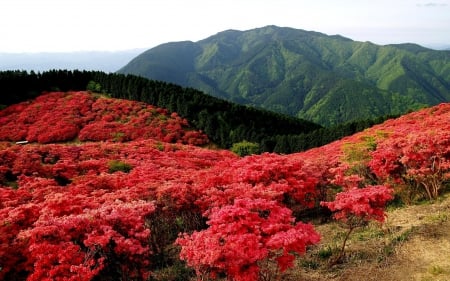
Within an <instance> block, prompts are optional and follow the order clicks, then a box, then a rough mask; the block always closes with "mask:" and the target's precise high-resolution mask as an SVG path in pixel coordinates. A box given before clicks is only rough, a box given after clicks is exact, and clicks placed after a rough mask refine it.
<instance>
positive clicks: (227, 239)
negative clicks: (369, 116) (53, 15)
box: [0, 92, 450, 280]
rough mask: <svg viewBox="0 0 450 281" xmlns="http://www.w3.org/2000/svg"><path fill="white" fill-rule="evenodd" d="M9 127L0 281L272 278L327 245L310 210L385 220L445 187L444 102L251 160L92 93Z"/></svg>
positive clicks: (46, 106)
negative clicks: (403, 203) (396, 201)
mask: <svg viewBox="0 0 450 281" xmlns="http://www.w3.org/2000/svg"><path fill="white" fill-rule="evenodd" d="M0 116H1V117H0V123H1V127H0V132H1V134H0V135H1V139H2V142H1V143H0V268H1V269H0V279H1V280H8V279H10V280H17V279H25V280H92V279H95V278H97V280H110V279H111V280H119V279H122V280H146V279H147V278H148V276H149V275H152V276H153V278H154V279H156V280H158V279H157V278H158V276H157V274H156V272H158V271H159V270H161V268H165V267H169V266H173V265H174V264H176V263H180V261H179V260H180V259H181V260H184V261H186V264H187V265H188V266H190V267H192V268H193V269H195V272H196V274H197V275H198V276H199V277H201V276H203V277H205V278H206V277H208V278H210V277H211V278H215V277H218V276H223V275H225V276H227V278H229V279H230V280H231V279H232V280H258V278H260V279H261V278H262V279H263V278H269V276H271V274H272V275H273V274H276V272H283V271H285V270H287V269H288V268H290V267H292V266H293V265H294V263H293V260H294V259H295V257H296V256H298V255H299V254H300V255H301V254H303V253H304V252H305V251H306V249H307V246H309V245H312V244H316V243H318V242H319V241H320V234H318V233H317V232H316V231H315V230H314V227H313V226H312V225H311V224H307V223H304V222H301V221H300V220H299V219H300V216H301V214H302V213H303V211H305V210H308V209H310V208H313V207H319V206H320V202H321V201H322V202H334V203H323V204H322V205H324V206H332V210H336V211H339V213H336V215H337V216H336V218H338V219H339V218H342V219H348V217H349V216H356V217H358V218H361V220H363V221H365V220H370V219H376V220H379V221H382V218H383V215H384V213H383V208H384V204H385V202H386V200H385V199H387V198H389V194H391V192H394V194H396V195H397V196H399V197H401V198H402V199H405V200H406V199H407V198H408V199H411V198H412V197H414V196H415V197H418V196H421V195H424V196H425V197H428V196H429V197H430V198H434V196H435V193H436V196H438V195H439V192H441V191H442V189H444V188H445V186H446V184H447V181H448V178H449V159H450V151H449V149H450V148H449V147H450V143H449V142H450V134H449V129H450V127H449V124H450V122H449V121H450V105H448V104H442V105H439V106H436V107H433V108H429V109H424V110H422V111H419V112H416V113H412V114H410V115H406V116H403V117H401V118H399V119H396V120H390V121H387V122H386V123H384V124H381V125H378V126H376V127H374V128H372V129H369V130H366V131H365V132H362V133H359V134H357V135H354V136H352V137H348V138H345V139H343V140H341V141H337V142H334V143H331V144H329V145H326V146H324V147H321V148H317V149H313V150H310V151H306V152H303V153H297V154H292V155H277V154H269V153H265V154H262V155H252V156H248V157H244V158H239V157H237V156H236V155H234V154H232V153H231V152H229V151H225V150H209V149H206V148H200V147H196V146H193V145H190V144H201V143H204V141H205V140H206V138H205V137H204V136H203V135H202V134H201V133H198V132H195V131H194V132H193V133H189V132H190V131H186V122H185V121H183V120H182V119H181V118H179V117H178V116H177V115H176V114H172V115H171V116H169V115H168V114H167V113H166V112H165V111H164V110H161V109H156V108H153V107H151V106H149V105H145V104H141V103H134V102H129V101H120V100H112V99H107V98H102V97H94V96H91V95H90V94H88V93H84V92H81V93H52V94H49V95H44V96H42V97H40V98H38V99H37V100H35V101H32V102H27V103H22V104H19V105H14V106H12V107H9V108H6V109H5V110H3V111H0ZM75 117H76V118H75ZM46 120H48V122H46ZM14 124H16V125H17V127H14ZM68 124H70V125H68ZM142 124H145V126H144V127H142ZM67 128H72V129H73V131H76V133H71V134H69V133H63V132H68V131H69V130H68V129H67ZM66 129H67V131H65V130H66ZM54 130H61V133H60V134H55V133H54ZM9 132H10V134H9ZM64 134H66V135H67V137H66V138H58V136H59V135H64ZM39 136H41V137H42V136H44V137H42V138H43V139H41V140H39ZM77 137H78V140H80V141H76V142H70V143H62V141H64V140H73V139H76V138H77ZM17 140H28V141H30V142H31V143H29V144H27V145H17V144H15V143H14V142H11V141H17ZM83 140H89V142H83ZM36 141H37V142H36ZM121 141H125V142H121ZM48 142H52V143H48ZM43 143H48V144H43ZM183 143H186V144H183ZM412 186H414V187H418V186H419V187H421V189H419V191H418V190H417V188H411V187H412ZM339 191H343V192H342V193H338V194H341V195H339V196H336V197H335V194H336V193H337V192H339ZM375 195H376V196H375ZM378 195H379V196H378ZM335 198H336V200H335ZM411 200H412V199H411ZM355 206H356V207H355ZM347 207H348V208H347ZM265 265H270V266H268V267H265ZM276 268H278V269H279V270H275V269H276ZM180 278H181V277H180Z"/></svg>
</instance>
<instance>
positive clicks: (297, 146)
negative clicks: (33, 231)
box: [0, 70, 385, 153]
mask: <svg viewBox="0 0 450 281" xmlns="http://www.w3.org/2000/svg"><path fill="white" fill-rule="evenodd" d="M86 89H88V90H90V91H93V92H102V93H108V94H109V95H110V96H111V97H114V98H122V99H129V100H136V101H142V102H146V103H149V104H152V105H155V106H158V107H163V108H167V109H168V110H169V111H172V112H177V113H178V114H179V115H180V116H182V117H183V118H186V119H187V120H189V122H190V124H191V125H192V126H194V127H196V128H197V129H199V130H202V131H203V132H204V133H206V134H207V135H208V136H209V138H210V140H211V141H213V142H214V143H216V144H217V145H218V146H220V147H222V148H230V147H231V146H232V144H234V143H239V142H242V141H244V140H247V141H248V142H251V143H255V144H258V145H259V150H260V151H261V152H265V151H266V152H279V153H291V152H296V151H302V150H305V149H308V148H312V147H316V146H320V145H323V144H326V143H328V142H331V141H333V140H336V139H339V138H341V137H343V136H347V135H351V134H353V133H355V132H357V131H359V130H362V129H364V128H367V127H369V126H371V125H373V124H376V123H379V122H381V121H382V120H385V118H380V119H379V120H374V121H363V122H356V123H355V122H354V123H350V124H344V125H340V126H337V127H335V128H323V127H321V126H320V125H317V124H315V123H312V122H309V121H306V120H301V119H298V118H295V117H290V116H286V115H282V114H278V113H273V112H270V111H267V110H261V109H256V108H253V107H248V106H243V105H238V104H234V103H231V102H228V101H225V100H221V99H218V98H215V97H212V96H209V95H206V94H204V93H202V92H200V91H198V90H195V89H192V88H183V87H181V86H178V85H175V84H170V83H165V82H161V81H154V80H149V79H146V78H143V77H138V76H134V75H123V74H115V73H109V74H107V73H104V72H99V71H78V70H74V71H69V70H51V71H46V72H42V73H35V72H33V71H32V72H30V73H28V72H26V71H3V72H0V106H6V105H10V104H14V103H18V102H22V101H26V100H29V99H32V98H35V97H37V96H39V95H40V94H42V93H43V92H46V91H71V90H73V91H76V90H86ZM0 108H1V107H0Z"/></svg>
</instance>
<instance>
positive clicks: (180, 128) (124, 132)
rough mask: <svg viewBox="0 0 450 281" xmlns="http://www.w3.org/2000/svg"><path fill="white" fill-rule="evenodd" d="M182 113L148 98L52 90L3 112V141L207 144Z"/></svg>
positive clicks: (0, 123)
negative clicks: (154, 141)
mask: <svg viewBox="0 0 450 281" xmlns="http://www.w3.org/2000/svg"><path fill="white" fill-rule="evenodd" d="M188 126H189V125H188V122H187V120H186V119H183V118H181V117H180V116H178V114H176V113H172V114H169V113H168V111H167V110H165V109H161V108H156V107H154V106H152V105H147V104H145V103H142V102H136V101H129V100H120V99H112V98H105V97H97V96H94V95H92V94H90V93H88V92H68V93H63V92H52V93H47V94H43V95H41V96H39V97H37V98H36V99H35V100H34V101H31V102H22V103H20V104H17V105H13V106H10V107H8V108H6V109H4V110H1V111H0V140H7V141H22V140H27V141H29V142H39V143H52V142H63V141H70V140H73V139H75V138H76V137H77V136H78V137H79V139H80V140H81V141H100V140H102V141H106V140H109V141H120V142H123V141H129V140H137V139H148V138H152V139H156V140H160V141H164V142H174V143H175V142H179V143H186V144H195V145H204V144H206V143H208V139H207V136H206V135H205V134H203V133H201V132H197V131H191V130H188Z"/></svg>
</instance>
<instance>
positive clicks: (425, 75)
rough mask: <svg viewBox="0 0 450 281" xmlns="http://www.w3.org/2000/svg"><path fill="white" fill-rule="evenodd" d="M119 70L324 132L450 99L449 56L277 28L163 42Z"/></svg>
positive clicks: (408, 46)
mask: <svg viewBox="0 0 450 281" xmlns="http://www.w3.org/2000/svg"><path fill="white" fill-rule="evenodd" d="M119 72H120V73H130V74H136V75H140V76H144V77H147V78H151V79H156V80H162V81H168V82H172V83H176V84H179V85H182V86H188V87H193V88H196V89H199V90H201V91H203V92H205V93H208V94H211V95H213V96H216V97H221V98H225V99H227V100H231V101H233V102H238V103H241V104H245V105H253V106H257V107H263V108H266V109H269V110H272V111H276V112H280V113H283V114H289V115H292V116H296V117H300V118H304V119H307V120H310V121H313V122H316V123H319V124H322V125H325V126H330V125H336V124H341V123H343V122H347V121H352V120H361V119H367V118H374V117H378V116H382V115H386V114H400V113H403V112H405V111H407V110H411V109H416V108H419V107H422V106H425V105H434V104H437V103H440V102H444V101H449V100H450V51H435V50H431V49H427V48H424V47H421V46H418V45H415V44H399V45H386V46H380V45H375V44H373V43H370V42H356V41H353V40H350V39H348V38H344V37H341V36H337V35H336V36H328V35H325V34H322V33H317V32H309V31H304V30H297V29H292V28H282V27H276V26H267V27H263V28H258V29H253V30H249V31H236V30H228V31H224V32H220V33H218V34H216V35H214V36H211V37H209V38H207V39H204V40H201V41H198V42H189V41H185V42H173V43H167V44H163V45H160V46H157V47H155V48H152V49H150V50H148V51H146V52H144V53H142V54H141V55H139V56H138V57H136V58H135V59H133V60H132V61H131V62H130V63H129V64H127V65H126V66H125V67H123V68H122V69H121V70H120V71H119Z"/></svg>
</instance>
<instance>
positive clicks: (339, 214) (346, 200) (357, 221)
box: [321, 186, 393, 262]
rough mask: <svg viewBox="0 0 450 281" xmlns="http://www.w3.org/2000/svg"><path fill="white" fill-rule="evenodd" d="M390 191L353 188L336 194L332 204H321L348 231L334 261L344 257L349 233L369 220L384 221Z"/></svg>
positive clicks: (378, 188)
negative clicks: (332, 213)
mask: <svg viewBox="0 0 450 281" xmlns="http://www.w3.org/2000/svg"><path fill="white" fill-rule="evenodd" d="M392 198H393V197H392V189H391V188H389V187H386V186H368V187H365V188H353V189H350V190H348V191H344V192H341V193H338V194H337V195H336V198H335V200H334V201H333V202H322V203H321V205H322V206H325V207H327V208H329V209H330V210H331V211H332V212H334V218H335V219H336V220H339V221H342V222H343V223H344V224H345V225H346V226H347V227H348V229H349V231H348V233H347V236H346V237H345V239H344V242H343V245H342V249H341V253H340V255H339V256H338V257H337V258H336V259H335V262H338V261H340V259H341V258H342V257H343V256H344V250H345V244H346V242H347V239H348V238H349V236H350V234H351V232H352V231H353V230H354V229H355V228H356V227H359V226H363V225H365V224H366V223H367V222H369V221H371V220H376V221H378V222H380V223H382V222H384V220H385V217H386V215H385V212H384V210H385V207H386V203H387V202H388V201H390V200H392Z"/></svg>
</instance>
